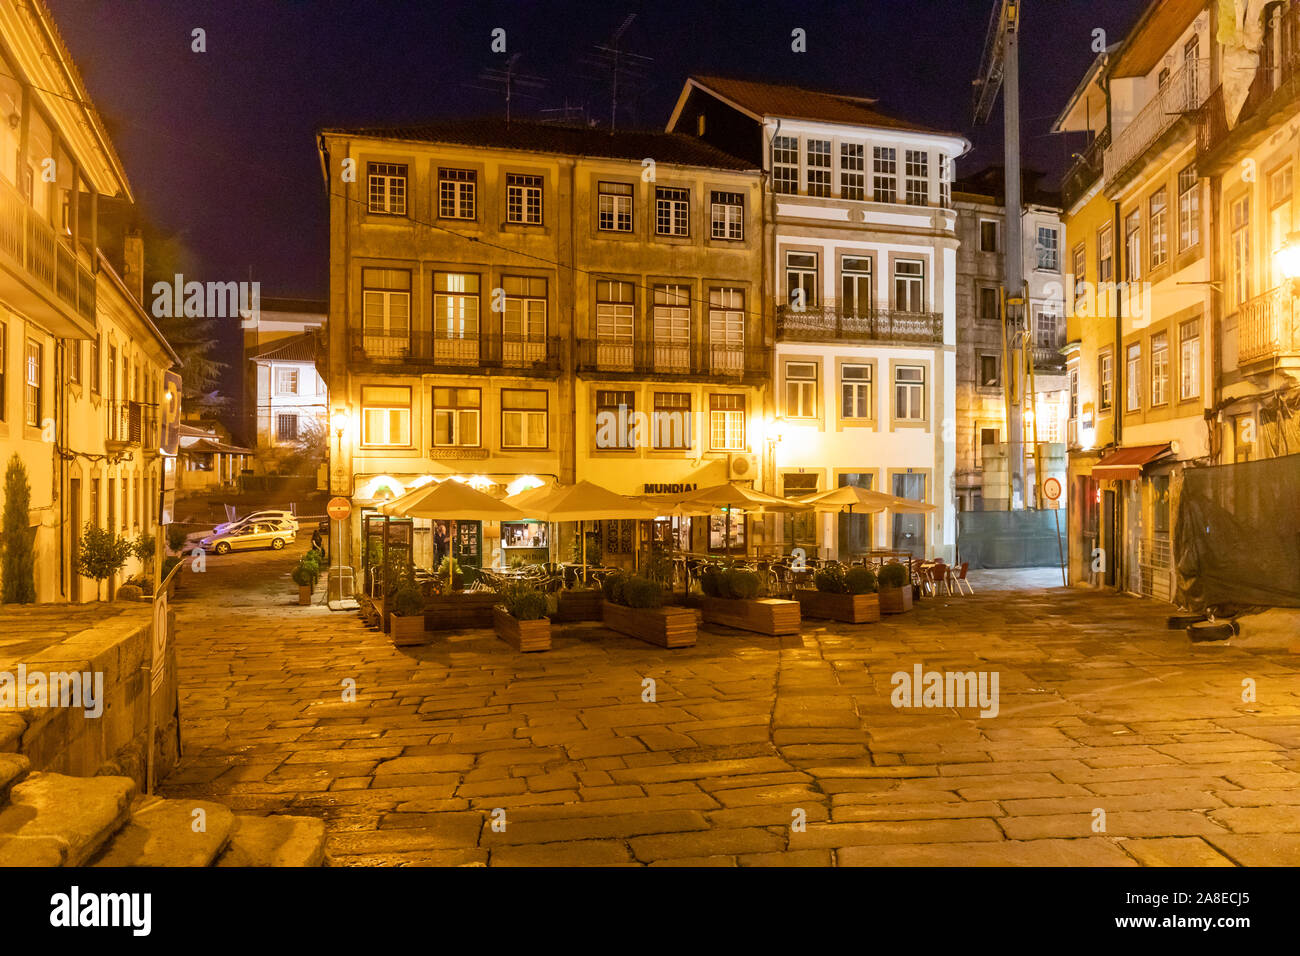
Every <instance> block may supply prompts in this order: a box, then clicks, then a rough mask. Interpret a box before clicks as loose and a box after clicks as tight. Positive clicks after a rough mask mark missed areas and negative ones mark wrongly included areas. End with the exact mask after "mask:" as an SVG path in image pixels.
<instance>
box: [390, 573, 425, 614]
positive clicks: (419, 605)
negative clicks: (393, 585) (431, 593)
mask: <svg viewBox="0 0 1300 956" xmlns="http://www.w3.org/2000/svg"><path fill="white" fill-rule="evenodd" d="M393 611H394V612H396V613H397V614H400V615H402V617H415V616H416V615H417V614H423V613H424V592H423V591H422V590H421V589H420V586H419V585H418V584H416V583H415V581H414V580H412V579H410V578H406V579H404V580H403V581H402V583H401V584H399V585H398V586H397V590H396V591H394V592H393Z"/></svg>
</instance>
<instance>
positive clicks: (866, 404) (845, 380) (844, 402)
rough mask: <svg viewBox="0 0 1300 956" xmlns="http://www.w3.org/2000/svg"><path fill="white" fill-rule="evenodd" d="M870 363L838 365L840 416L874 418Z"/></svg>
mask: <svg viewBox="0 0 1300 956" xmlns="http://www.w3.org/2000/svg"><path fill="white" fill-rule="evenodd" d="M871 369H872V367H871V366H870V365H849V364H844V365H841V366H840V417H841V418H861V419H871V418H875V417H876V415H875V411H874V408H875V406H874V405H873V403H872V397H871V384H872V383H871Z"/></svg>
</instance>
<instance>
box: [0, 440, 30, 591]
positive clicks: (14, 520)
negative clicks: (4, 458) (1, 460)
mask: <svg viewBox="0 0 1300 956" xmlns="http://www.w3.org/2000/svg"><path fill="white" fill-rule="evenodd" d="M31 506H32V489H31V486H30V485H29V484H28V483H27V469H26V468H24V467H23V462H22V459H21V458H19V457H18V455H17V454H15V455H14V456H13V457H12V458H10V459H9V468H8V469H7V470H6V471H5V510H4V572H3V573H4V580H3V586H2V588H0V599H3V601H4V603H5V604H32V603H34V602H35V601H36V555H35V553H34V551H33V548H32V537H31V532H30V529H29V526H28V523H27V514H28V512H29V511H30V510H31Z"/></svg>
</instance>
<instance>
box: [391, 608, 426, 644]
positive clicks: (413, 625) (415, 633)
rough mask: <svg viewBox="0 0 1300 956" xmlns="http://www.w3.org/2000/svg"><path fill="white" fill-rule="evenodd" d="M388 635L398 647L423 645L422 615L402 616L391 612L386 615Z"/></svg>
mask: <svg viewBox="0 0 1300 956" xmlns="http://www.w3.org/2000/svg"><path fill="white" fill-rule="evenodd" d="M388 633H389V634H390V635H391V636H392V638H393V643H394V644H397V645H399V646H403V645H407V644H423V643H424V615H423V614H411V615H404V614H398V613H397V612H396V611H392V612H390V613H389V615H388Z"/></svg>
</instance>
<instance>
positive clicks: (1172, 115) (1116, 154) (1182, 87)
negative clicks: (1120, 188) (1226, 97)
mask: <svg viewBox="0 0 1300 956" xmlns="http://www.w3.org/2000/svg"><path fill="white" fill-rule="evenodd" d="M1209 94H1210V61H1209V60H1207V59H1200V60H1193V61H1191V62H1190V63H1188V64H1187V65H1185V66H1183V67H1182V68H1180V69H1179V70H1178V71H1177V72H1176V73H1174V74H1173V75H1172V76H1171V77H1169V79H1167V80H1166V81H1165V83H1164V85H1163V86H1161V87H1160V89H1159V91H1158V92H1157V93H1156V95H1155V96H1153V97H1152V98H1151V99H1150V100H1149V101H1148V102H1147V104H1146V106H1144V107H1142V109H1141V110H1139V111H1138V114H1137V115H1136V116H1134V117H1133V119H1132V120H1130V121H1129V123H1128V125H1127V126H1125V127H1124V128H1123V130H1121V131H1120V132H1119V134H1118V135H1116V136H1115V137H1114V140H1113V141H1112V143H1111V145H1110V148H1109V149H1107V150H1106V158H1105V161H1104V166H1105V175H1106V183H1107V185H1109V184H1110V183H1111V182H1112V181H1113V180H1114V179H1115V178H1116V177H1117V176H1119V175H1120V174H1121V173H1123V172H1124V171H1125V170H1126V169H1128V168H1129V167H1130V166H1131V165H1132V164H1133V163H1134V162H1135V161H1137V160H1138V159H1140V158H1141V156H1142V155H1143V154H1144V153H1145V152H1146V151H1147V150H1148V149H1150V148H1151V146H1152V144H1154V143H1155V141H1156V140H1158V139H1159V138H1160V137H1161V136H1163V135H1164V134H1165V132H1167V131H1168V130H1169V128H1170V127H1171V126H1173V125H1174V124H1175V123H1177V122H1178V120H1179V119H1180V118H1181V117H1183V116H1184V115H1185V114H1187V113H1191V112H1193V111H1195V110H1198V109H1200V107H1201V104H1202V103H1204V102H1205V100H1206V98H1207V97H1208V96H1209Z"/></svg>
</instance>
